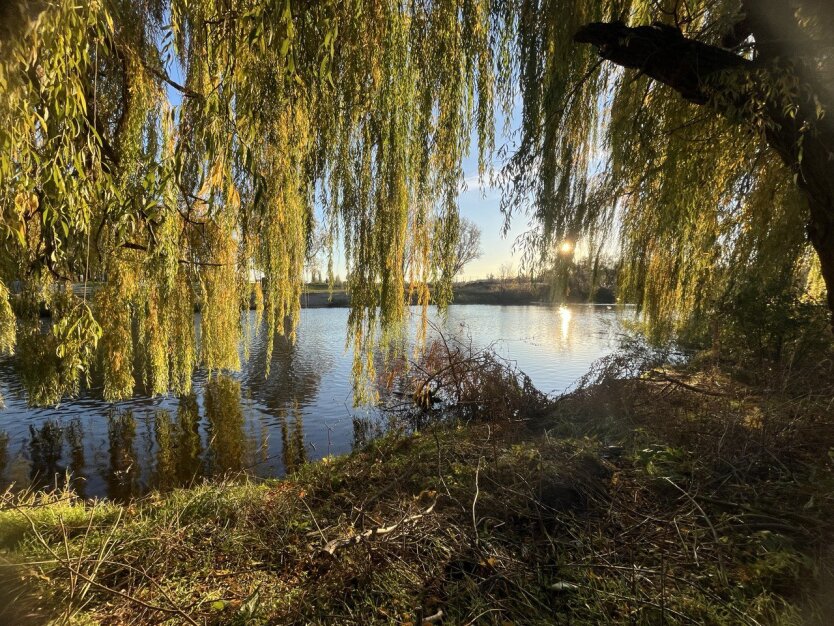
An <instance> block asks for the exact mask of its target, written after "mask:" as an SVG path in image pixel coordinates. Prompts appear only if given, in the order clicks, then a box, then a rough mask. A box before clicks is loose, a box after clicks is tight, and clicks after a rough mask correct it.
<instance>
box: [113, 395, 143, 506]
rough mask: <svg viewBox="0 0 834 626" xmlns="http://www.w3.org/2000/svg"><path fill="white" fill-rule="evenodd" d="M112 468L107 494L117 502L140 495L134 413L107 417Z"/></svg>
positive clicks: (119, 412)
mask: <svg viewBox="0 0 834 626" xmlns="http://www.w3.org/2000/svg"><path fill="white" fill-rule="evenodd" d="M107 436H108V441H109V444H110V445H109V450H108V452H109V457H110V467H109V469H108V471H107V472H106V475H107V493H108V494H109V495H110V497H112V498H115V499H117V500H127V499H129V498H131V497H132V496H135V495H138V494H139V466H138V464H137V459H136V450H135V448H134V445H133V442H134V440H135V439H136V419H135V418H134V417H133V411H129V410H128V411H111V412H110V414H109V415H108V417H107Z"/></svg>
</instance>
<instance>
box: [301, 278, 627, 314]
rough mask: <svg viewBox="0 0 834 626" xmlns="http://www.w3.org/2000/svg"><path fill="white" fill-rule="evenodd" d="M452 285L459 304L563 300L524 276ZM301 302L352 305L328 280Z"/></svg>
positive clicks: (604, 295) (604, 294)
mask: <svg viewBox="0 0 834 626" xmlns="http://www.w3.org/2000/svg"><path fill="white" fill-rule="evenodd" d="M452 289H453V293H454V298H453V302H454V303H455V304H495V305H528V304H550V303H553V302H556V301H562V299H557V298H555V297H554V295H553V293H552V289H553V287H552V285H550V283H543V282H530V281H529V280H522V279H512V280H505V281H502V280H497V279H485V280H475V281H469V282H465V283H455V284H454V285H453V287H452ZM567 301H568V302H569V303H574V304H577V303H586V302H589V301H590V302H593V303H595V304H614V303H616V301H617V299H616V296H615V294H614V292H613V291H611V290H610V289H603V288H600V289H597V290H596V291H595V292H594V293H593V294H592V295H589V294H587V293H577V294H573V296H572V297H570V298H568V300H567ZM415 304H416V301H415ZM301 306H302V308H320V307H328V306H333V307H346V306H350V296H349V295H348V293H347V292H346V291H345V290H344V289H341V288H335V289H334V290H333V291H332V292H330V291H329V289H328V288H327V285H326V284H311V285H307V286H306V287H305V290H304V293H303V295H302V296H301Z"/></svg>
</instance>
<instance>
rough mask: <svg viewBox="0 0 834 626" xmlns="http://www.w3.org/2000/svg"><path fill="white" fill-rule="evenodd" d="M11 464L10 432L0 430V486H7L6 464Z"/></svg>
mask: <svg viewBox="0 0 834 626" xmlns="http://www.w3.org/2000/svg"><path fill="white" fill-rule="evenodd" d="M8 464H9V433H7V432H6V431H5V430H3V431H0V488H2V487H5V486H6V480H5V476H6V466H7V465H8Z"/></svg>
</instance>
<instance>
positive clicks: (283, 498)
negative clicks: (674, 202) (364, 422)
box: [0, 359, 834, 624]
mask: <svg viewBox="0 0 834 626" xmlns="http://www.w3.org/2000/svg"><path fill="white" fill-rule="evenodd" d="M626 369H628V368H627V367H625V368H624V367H622V364H621V363H618V362H617V359H612V360H610V361H609V362H608V364H607V365H606V367H604V368H602V369H601V371H602V372H603V374H604V375H602V376H600V377H596V378H593V377H592V378H589V379H588V381H587V382H588V384H587V386H585V387H581V388H580V389H579V390H577V391H576V392H574V393H572V394H570V395H568V396H566V397H564V398H562V399H560V400H558V401H556V402H554V403H548V404H547V405H546V406H540V407H539V409H537V410H536V411H534V412H532V413H529V414H527V415H526V419H517V418H515V419H514V418H506V417H505V418H504V419H502V420H498V421H496V420H489V419H487V412H484V414H483V415H482V417H481V419H474V421H470V422H469V423H468V424H466V425H464V424H436V425H433V426H429V427H427V428H425V429H424V430H422V431H421V432H419V433H417V434H413V435H409V436H406V435H403V434H399V435H398V434H391V435H388V436H386V437H383V438H381V439H378V440H376V441H375V442H373V443H371V444H369V445H368V446H367V447H366V448H364V449H362V450H360V451H358V452H356V453H354V454H352V455H350V456H346V457H340V458H331V459H325V460H324V461H322V462H319V463H315V464H310V465H307V466H304V467H303V468H302V469H301V470H300V471H298V472H297V473H296V474H295V475H293V476H291V477H290V478H288V479H286V480H279V481H267V482H263V483H258V484H255V483H251V482H244V483H235V482H230V483H227V484H220V485H217V484H214V485H202V486H197V487H195V488H193V489H182V490H177V491H174V492H173V493H170V494H168V495H151V496H149V497H147V498H144V499H142V500H139V501H137V502H135V503H133V504H130V505H126V506H116V505H114V504H109V503H104V502H102V503H97V504H90V503H84V502H81V501H77V500H74V499H73V497H72V495H71V494H56V495H53V496H52V497H47V496H32V497H29V498H23V499H15V498H13V497H11V496H7V497H6V498H5V500H4V503H3V506H2V512H0V545H1V546H2V549H3V553H2V560H3V565H4V567H2V568H0V575H2V576H3V579H4V580H2V581H0V589H2V590H3V593H5V594H7V597H6V598H3V599H2V603H0V606H2V607H3V609H4V610H5V611H6V613H5V614H3V613H2V612H0V617H1V618H2V619H3V620H5V623H15V624H18V623H20V624H26V623H41V622H45V621H46V620H47V618H49V617H54V616H55V615H60V614H61V613H62V612H63V613H64V614H65V615H67V616H70V617H71V619H70V623H76V624H97V623H101V624H121V623H128V622H129V623H132V624H151V623H159V622H160V621H165V620H168V621H169V623H177V624H179V623H197V624H204V623H209V624H266V623H280V624H283V623H356V624H366V623H379V624H388V623H401V624H406V623H410V624H417V623H420V621H422V620H425V621H429V623H448V624H464V623H494V624H506V623H516V624H522V623H525V624H526V623H562V622H564V623H568V621H569V622H570V623H572V624H585V623H587V624H592V623H593V624H595V623H601V622H609V623H629V622H630V623H641V624H663V623H669V624H673V623H699V624H700V623H707V624H729V623H732V624H775V623H779V624H806V623H811V624H814V623H818V624H826V623H831V616H832V615H834V612H832V607H831V605H830V603H831V598H830V594H828V593H826V589H827V588H830V581H831V580H832V578H831V577H830V576H831V571H830V569H829V563H830V561H829V560H828V559H829V558H830V556H831V555H830V547H831V544H830V538H831V536H832V534H831V532H832V524H834V497H832V494H834V488H833V487H834V486H833V485H832V471H831V470H832V468H831V464H832V456H834V455H832V452H831V451H832V449H834V425H833V424H832V423H831V419H832V416H831V415H830V411H828V410H827V408H826V407H827V404H826V402H827V401H828V400H827V399H826V398H825V393H821V390H820V389H816V390H815V391H814V392H813V393H804V392H803V393H801V394H798V395H797V394H796V393H789V392H786V391H784V390H783V391H780V392H776V391H773V390H772V389H768V388H767V387H766V386H751V385H746V384H742V383H740V382H738V381H737V380H735V379H733V378H731V377H730V376H729V375H727V374H726V373H724V372H723V371H721V370H718V369H714V368H711V367H706V366H703V367H700V368H698V369H693V370H687V371H671V370H650V371H647V372H646V373H645V374H644V375H643V376H641V377H639V378H636V379H635V378H625V379H624V378H622V377H621V376H619V375H618V374H617V372H618V371H624V370H626ZM826 391H830V390H826ZM829 399H830V398H829ZM536 406H538V405H536ZM13 564H16V565H13ZM826 584H827V585H828V587H826ZM826 603H828V605H826ZM49 607H54V608H52V609H50V608H49Z"/></svg>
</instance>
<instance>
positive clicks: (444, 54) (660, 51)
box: [0, 0, 834, 403]
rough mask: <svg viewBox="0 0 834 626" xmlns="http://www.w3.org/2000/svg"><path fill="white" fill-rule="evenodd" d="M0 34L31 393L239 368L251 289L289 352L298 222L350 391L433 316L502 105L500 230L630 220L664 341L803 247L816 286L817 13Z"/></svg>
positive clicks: (634, 256)
mask: <svg viewBox="0 0 834 626" xmlns="http://www.w3.org/2000/svg"><path fill="white" fill-rule="evenodd" d="M2 18H3V19H2V20H0V23H2V24H3V26H2V27H0V29H2V32H0V146H2V152H1V153H0V180H1V181H2V184H0V206H1V207H2V218H1V219H2V222H0V237H1V238H2V243H0V245H2V258H0V350H2V351H5V352H10V351H12V350H16V351H17V353H18V359H19V361H20V363H21V366H22V367H23V371H24V374H25V375H24V379H25V380H26V381H27V386H28V387H29V389H30V393H31V399H32V400H33V401H34V402H38V403H46V402H54V401H56V400H58V399H60V398H61V397H63V396H66V395H71V394H73V393H75V392H77V391H78V389H79V387H80V385H81V384H82V383H83V380H84V378H85V377H88V376H89V373H90V372H92V371H94V370H96V369H97V368H98V369H100V371H101V373H102V374H101V375H102V377H103V390H104V395H105V397H106V398H108V399H118V398H122V397H125V396H127V395H129V394H131V393H132V392H133V390H134V387H135V385H136V384H137V383H141V384H142V385H143V386H144V388H146V389H148V390H150V391H152V392H153V393H163V392H165V391H173V392H176V393H186V392H188V390H189V386H190V379H191V372H192V370H193V368H194V367H195V366H196V365H197V364H202V365H203V366H205V367H206V368H208V369H209V370H218V369H235V368H237V367H239V353H238V349H237V342H238V339H239V337H240V335H241V333H242V332H243V328H242V322H241V315H240V311H241V308H244V307H248V306H249V302H250V301H251V300H254V301H257V302H263V308H264V312H263V315H264V319H265V321H266V325H267V329H268V332H270V333H276V332H277V333H281V332H285V328H287V329H288V332H289V334H290V335H294V333H295V326H294V322H291V323H290V324H289V325H288V326H286V327H285V324H284V320H285V319H286V318H289V319H290V320H297V318H298V308H299V302H300V293H301V289H302V272H303V267H304V260H305V257H306V254H307V251H308V249H309V247H310V245H311V242H312V238H313V232H314V227H315V221H316V219H315V213H316V211H315V209H316V207H320V208H321V213H322V214H323V220H324V225H323V226H324V228H325V230H326V232H327V237H326V239H327V244H328V247H329V250H330V254H331V263H330V266H331V275H332V254H333V250H334V249H335V248H336V247H337V246H341V247H342V248H343V249H344V251H345V256H346V260H347V265H348V280H347V285H348V289H349V291H350V294H351V312H350V315H349V322H348V324H349V329H348V330H349V337H350V343H351V345H352V347H353V348H354V354H355V358H356V362H355V366H354V373H355V377H356V379H357V380H359V379H361V378H362V377H363V376H367V375H368V374H372V370H373V352H374V346H375V342H376V341H377V336H378V332H377V329H378V328H379V327H381V328H383V329H389V328H393V327H395V326H396V325H397V324H398V323H399V322H400V321H401V320H402V319H403V317H404V315H405V311H406V304H407V302H408V301H409V299H410V298H412V297H416V298H417V300H418V301H419V303H420V304H421V305H422V306H423V307H424V309H425V307H426V306H427V305H428V304H429V301H430V300H433V301H434V302H436V303H437V304H438V305H439V306H441V307H442V306H445V305H446V304H447V303H448V302H449V301H450V298H451V279H452V276H453V272H454V267H455V244H456V238H457V236H458V232H459V218H458V212H457V205H456V198H457V194H458V191H459V188H460V184H461V180H462V169H461V162H462V159H463V157H464V156H465V155H466V153H467V151H468V149H469V146H470V143H471V142H472V138H473V136H474V137H475V138H476V140H475V143H476V144H477V151H478V156H479V164H480V170H481V173H482V175H485V173H486V172H487V171H488V166H489V164H490V163H491V161H492V159H493V158H494V156H495V154H494V147H495V139H494V130H493V129H494V125H495V123H494V120H495V117H497V115H496V113H503V115H504V117H505V119H509V118H511V117H512V114H513V110H514V107H515V106H516V103H517V102H518V101H520V103H521V104H520V107H521V114H520V128H519V131H518V133H519V134H518V139H519V142H518V150H517V151H516V152H515V153H514V155H513V156H512V158H511V159H510V160H509V161H508V162H507V164H506V166H505V168H504V170H503V173H502V175H501V177H500V179H501V182H502V183H503V186H504V188H505V195H504V205H503V207H504V210H505V212H506V214H507V216H508V218H509V217H510V216H512V215H514V214H516V213H517V212H524V211H527V212H529V214H530V215H531V216H532V218H533V224H534V230H533V231H532V233H531V235H530V237H529V242H530V244H531V246H532V249H534V250H536V251H538V252H540V253H541V254H542V255H546V254H547V251H549V250H550V249H552V247H553V243H554V242H557V241H560V240H562V239H563V238H571V239H575V238H580V237H584V238H587V239H588V240H589V241H591V242H593V244H594V245H596V244H597V242H599V241H601V240H602V238H604V237H606V236H609V237H610V236H614V235H615V234H616V233H615V232H614V231H613V230H612V228H611V226H612V224H615V223H619V224H620V228H619V233H620V237H621V239H622V242H621V244H622V249H623V252H624V256H625V258H626V259H627V263H626V268H627V269H626V274H627V279H626V282H627V284H628V285H629V287H630V289H631V291H632V293H633V294H635V295H636V296H637V297H639V298H640V299H641V301H642V302H643V303H644V305H645V308H646V311H647V313H648V317H649V318H650V319H652V320H655V321H656V322H657V323H658V324H660V323H663V322H664V321H668V320H673V319H679V318H680V317H681V314H682V313H684V312H686V313H689V312H692V311H694V310H697V309H698V308H699V307H701V306H703V303H705V302H708V301H709V298H704V297H703V294H705V293H713V292H715V293H717V292H718V290H720V289H721V288H722V285H724V284H726V282H727V281H729V280H732V278H733V277H734V276H738V275H743V274H745V273H749V272H751V271H753V270H754V269H755V271H762V272H765V273H767V272H778V271H786V270H785V268H786V267H787V268H789V270H790V269H791V268H796V267H799V266H800V265H802V264H803V263H807V262H808V259H810V258H811V257H810V256H809V250H808V241H810V243H811V245H812V246H813V248H814V250H816V253H817V257H818V259H819V267H820V268H821V275H822V276H823V278H824V279H825V282H826V284H827V285H828V286H829V287H832V286H834V200H832V199H834V191H832V185H834V172H833V171H832V168H834V159H831V158H830V148H831V146H832V142H831V137H832V134H831V129H830V122H829V120H828V119H827V117H826V112H827V111H829V110H830V108H831V107H830V106H829V103H830V101H831V85H830V82H826V80H825V78H826V77H827V76H829V75H830V72H831V69H832V68H831V63H830V58H831V53H832V51H831V47H830V43H828V41H827V34H828V33H829V32H830V30H828V29H830V27H831V26H832V19H831V16H830V10H828V9H827V8H826V4H825V3H824V2H822V1H819V2H812V1H811V0H807V1H806V2H804V3H800V2H790V1H788V0H767V1H766V2H749V3H748V2H740V1H739V0H735V1H731V0H690V1H687V2H680V1H648V0H607V1H606V0H581V1H580V0H570V1H568V0H541V1H540V0H506V1H503V2H501V1H498V0H492V1H490V0H411V1H405V0H324V1H321V2H292V1H291V0H222V1H215V0H142V1H139V0H91V1H90V2H87V3H78V2H73V1H71V0H54V1H52V2H37V1H35V2H20V3H15V2H11V3H6V5H5V8H4V15H2ZM588 44H590V45H588ZM600 57H601V58H600ZM805 226H807V235H808V236H807V237H806V235H805V232H804V231H803V228H804V227H805ZM261 275H262V276H263V280H262V281H254V280H252V277H253V276H258V277H259V276H261ZM429 285H432V290H431V292H430V291H429ZM73 286H74V287H73ZM94 287H95V288H94ZM11 292H14V293H13V295H12V293H11ZM828 292H829V294H832V293H833V292H834V289H831V288H829V290H828ZM831 298H834V296H831V295H829V304H830V305H832V308H834V300H832V299H831ZM196 305H199V307H200V308H201V312H202V313H201V318H200V326H199V329H195V328H194V324H193V318H192V312H193V310H194V307H195V306H196ZM43 308H47V309H49V311H50V313H51V315H52V319H53V323H52V324H51V325H50V326H49V327H48V328H45V327H44V326H43V325H42V324H41V321H40V312H41V310H42V309H43ZM267 356H268V355H267ZM267 362H269V359H268V358H267ZM137 372H138V373H137Z"/></svg>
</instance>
